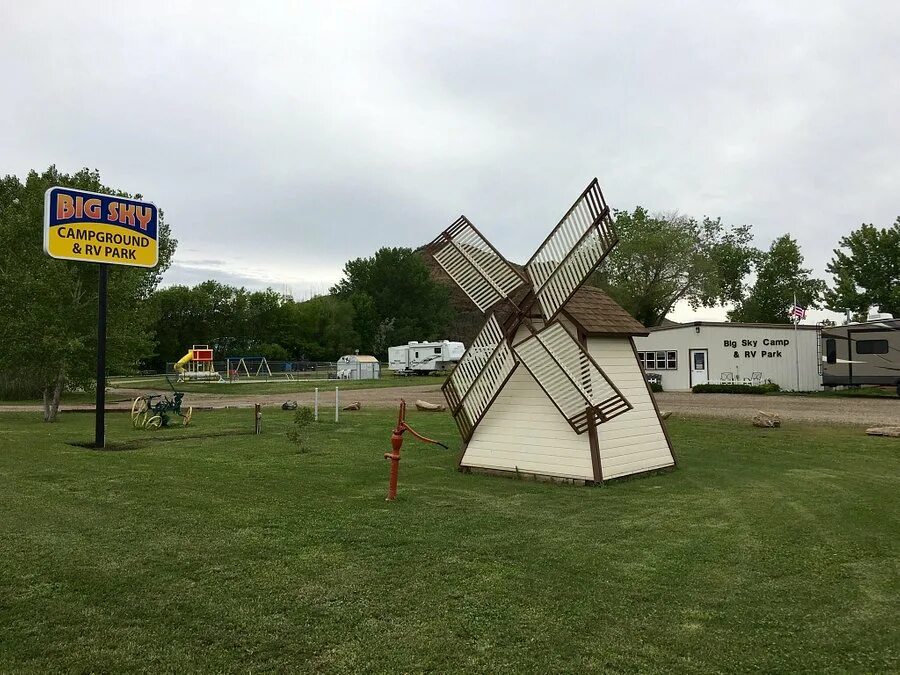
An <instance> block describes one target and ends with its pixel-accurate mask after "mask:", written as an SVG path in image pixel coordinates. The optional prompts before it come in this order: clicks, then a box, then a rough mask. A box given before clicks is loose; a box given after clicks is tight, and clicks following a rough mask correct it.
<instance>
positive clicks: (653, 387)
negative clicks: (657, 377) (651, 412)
mask: <svg viewBox="0 0 900 675" xmlns="http://www.w3.org/2000/svg"><path fill="white" fill-rule="evenodd" d="M649 384H650V391H652V392H653V393H654V394H658V393H660V392H661V391H662V390H663V388H662V385H661V384H660V383H659V382H650V383H649Z"/></svg>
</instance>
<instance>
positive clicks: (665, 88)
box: [0, 1, 900, 288]
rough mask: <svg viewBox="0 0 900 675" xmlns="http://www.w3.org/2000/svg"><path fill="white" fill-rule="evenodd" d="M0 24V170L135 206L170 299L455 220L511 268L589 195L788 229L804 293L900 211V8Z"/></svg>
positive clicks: (38, 11)
mask: <svg viewBox="0 0 900 675" xmlns="http://www.w3.org/2000/svg"><path fill="white" fill-rule="evenodd" d="M3 18H4V40H3V41H2V43H0V56H2V57H3V58H4V62H5V63H7V64H8V68H7V69H6V75H5V77H4V78H3V79H2V81H0V100H3V101H4V105H3V106H2V107H0V129H2V130H3V133H2V134H0V157H2V158H3V159H4V163H3V167H2V168H3V170H4V171H9V172H13V173H18V174H20V175H21V174H24V173H25V172H26V171H27V170H28V169H31V168H42V167H45V166H47V165H49V164H51V163H56V164H58V165H59V166H60V168H61V169H63V170H74V169H77V168H79V167H81V166H84V165H87V166H91V167H96V168H98V169H100V171H101V174H102V177H103V179H104V181H105V182H107V183H108V184H110V185H113V186H118V187H121V188H123V189H127V190H129V191H133V192H136V191H139V192H141V193H143V194H144V195H145V196H146V197H147V198H148V199H152V200H153V201H155V202H156V203H157V204H158V205H159V206H160V207H161V208H163V209H164V211H165V213H166V217H167V219H168V221H169V222H170V224H171V225H172V227H173V231H174V234H175V236H176V237H177V238H178V240H179V242H180V247H179V251H178V253H177V254H176V264H175V265H173V267H172V269H171V271H170V272H169V273H168V274H167V275H166V280H167V282H172V283H174V282H177V281H179V280H185V279H197V278H199V277H200V276H202V275H203V274H204V273H205V272H208V273H210V274H216V275H217V278H219V279H221V280H223V281H224V280H226V279H233V280H244V282H245V283H246V284H247V285H250V284H277V285H280V284H285V283H288V284H292V285H296V286H297V287H301V286H303V287H304V288H313V287H315V286H316V285H319V286H321V287H327V286H328V285H330V284H331V283H333V281H335V280H336V279H337V278H339V277H340V270H341V267H342V265H343V263H344V262H345V261H346V260H348V259H350V258H354V257H358V256H363V255H370V254H371V253H372V252H374V251H375V250H376V249H377V248H378V247H380V246H385V245H392V246H401V245H402V246H418V245H420V244H423V243H425V242H427V241H430V240H431V239H432V238H433V237H434V236H435V235H436V234H437V233H438V232H439V231H440V230H442V229H443V228H444V227H446V226H447V225H449V224H450V223H451V222H452V221H453V220H454V219H455V218H456V217H457V216H458V215H459V214H460V213H465V214H466V215H467V216H469V217H470V218H471V219H472V220H473V221H474V222H475V223H476V224H477V225H478V226H479V227H480V228H481V229H482V231H484V232H485V234H486V235H487V236H488V238H489V239H491V241H492V242H494V243H495V244H496V246H497V247H498V248H499V249H500V250H501V251H502V252H503V253H504V254H505V255H507V256H508V257H509V258H511V259H515V260H524V259H527V258H528V257H529V256H530V255H531V253H532V252H533V250H534V249H535V247H537V245H538V244H539V243H540V242H541V240H542V239H543V238H544V236H545V235H546V233H547V231H548V230H549V228H550V227H552V226H553V225H554V224H555V223H556V222H557V221H558V219H559V218H560V217H561V215H562V214H563V213H564V212H565V210H566V209H567V208H568V206H569V205H570V204H571V202H572V201H573V200H574V198H575V197H576V196H577V195H578V194H579V193H580V192H581V190H582V189H583V188H584V186H585V185H586V184H587V183H588V181H589V180H590V179H591V178H592V177H593V176H595V175H596V176H598V177H599V178H600V182H601V185H602V186H603V188H604V193H605V195H606V197H607V199H608V201H609V203H610V204H611V205H613V206H615V207H618V208H625V209H630V208H632V207H633V206H635V205H637V204H641V205H644V206H646V207H648V208H650V209H651V210H663V211H667V210H679V211H681V212H684V213H688V214H692V215H695V216H702V215H704V214H708V215H712V216H722V217H723V219H724V220H725V221H726V222H729V223H732V224H751V225H753V226H754V232H755V234H756V242H757V244H758V245H759V246H761V247H767V246H768V244H769V243H770V242H771V241H772V240H773V239H774V238H776V237H777V236H779V235H780V234H783V233H784V232H790V233H791V234H793V235H794V236H795V237H796V238H797V239H798V240H799V242H800V244H801V246H802V247H803V251H804V253H805V254H806V256H807V260H808V262H809V263H810V264H811V265H812V266H813V267H814V268H815V269H816V270H817V272H819V273H824V265H825V262H826V261H827V259H828V258H829V257H830V252H831V249H832V248H833V247H834V246H835V245H836V243H837V240H838V238H839V237H840V236H841V235H842V234H845V233H846V232H848V231H849V230H850V229H852V228H854V227H856V226H858V225H859V223H861V222H874V223H877V224H880V225H887V224H889V223H891V222H893V220H894V218H895V217H896V216H897V214H898V211H900V209H898V206H897V203H896V185H897V184H898V182H900V158H898V155H897V153H896V148H897V147H900V118H898V116H897V115H895V114H893V111H894V110H896V109H897V108H898V104H900V89H898V88H897V87H896V86H890V85H891V83H892V82H894V81H895V80H896V73H897V72H898V70H900V50H898V47H897V42H896V39H895V38H896V34H897V32H898V29H900V6H898V5H897V4H896V3H889V2H869V3H850V2H837V3H828V4H826V5H823V4H821V3H779V2H774V1H773V2H759V3H753V4H740V5H736V4H733V3H718V4H716V3H701V2H685V3H669V4H666V3H642V2H637V3H629V4H627V5H615V4H604V3H578V2H576V3H552V4H551V3H538V4H535V3H529V4H526V5H523V4H521V3H488V4H484V3H462V4H456V5H453V6H452V7H449V6H447V5H446V4H445V3H440V4H439V3H392V2H386V3H331V4H324V3H320V4H314V3H313V4H306V5H303V6H300V5H296V4H295V3H274V2H273V3H266V4H265V5H264V6H259V5H241V4H237V3H235V4H225V5H223V4H222V3H212V2H199V3H193V4H190V5H185V4H183V3H166V2H163V3H153V4H152V5H143V6H142V5H135V4H134V3H119V4H112V5H102V6H101V5H97V4H96V3H80V2H72V3H64V4H62V5H60V4H59V3H50V2H29V3H13V4H11V5H9V6H8V7H6V8H5V9H4V17H3ZM203 260H207V261H220V262H219V263H217V264H202V263H201V262H199V261H203ZM236 283H237V282H236ZM273 287H275V286H273Z"/></svg>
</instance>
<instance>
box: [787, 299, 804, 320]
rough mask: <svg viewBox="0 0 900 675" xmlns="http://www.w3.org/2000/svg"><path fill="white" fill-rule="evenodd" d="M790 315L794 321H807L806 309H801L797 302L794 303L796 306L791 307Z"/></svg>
mask: <svg viewBox="0 0 900 675" xmlns="http://www.w3.org/2000/svg"><path fill="white" fill-rule="evenodd" d="M790 315H791V318H794V319H805V318H806V307H801V306H800V305H798V304H797V303H796V302H794V305H793V306H792V307H791V312H790Z"/></svg>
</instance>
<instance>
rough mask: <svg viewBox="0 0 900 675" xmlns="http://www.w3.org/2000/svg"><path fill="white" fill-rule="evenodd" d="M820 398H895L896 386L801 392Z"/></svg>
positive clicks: (790, 393) (791, 393)
mask: <svg viewBox="0 0 900 675" xmlns="http://www.w3.org/2000/svg"><path fill="white" fill-rule="evenodd" d="M781 394H787V395H794V396H796V395H798V394H797V393H796V392H779V393H778V394H775V395H781ZM803 395H805V396H816V397H821V398H897V388H896V387H860V388H858V389H825V390H824V391H812V392H807V393H806V394H803Z"/></svg>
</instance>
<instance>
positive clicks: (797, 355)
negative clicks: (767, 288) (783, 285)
mask: <svg viewBox="0 0 900 675" xmlns="http://www.w3.org/2000/svg"><path fill="white" fill-rule="evenodd" d="M797 307H798V305H797V294H796V293H794V309H796V308H797ZM792 313H793V314H794V360H795V361H796V363H797V391H800V340H798V339H797V324H798V323H800V316H799V312H794V311H793V310H792Z"/></svg>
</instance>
